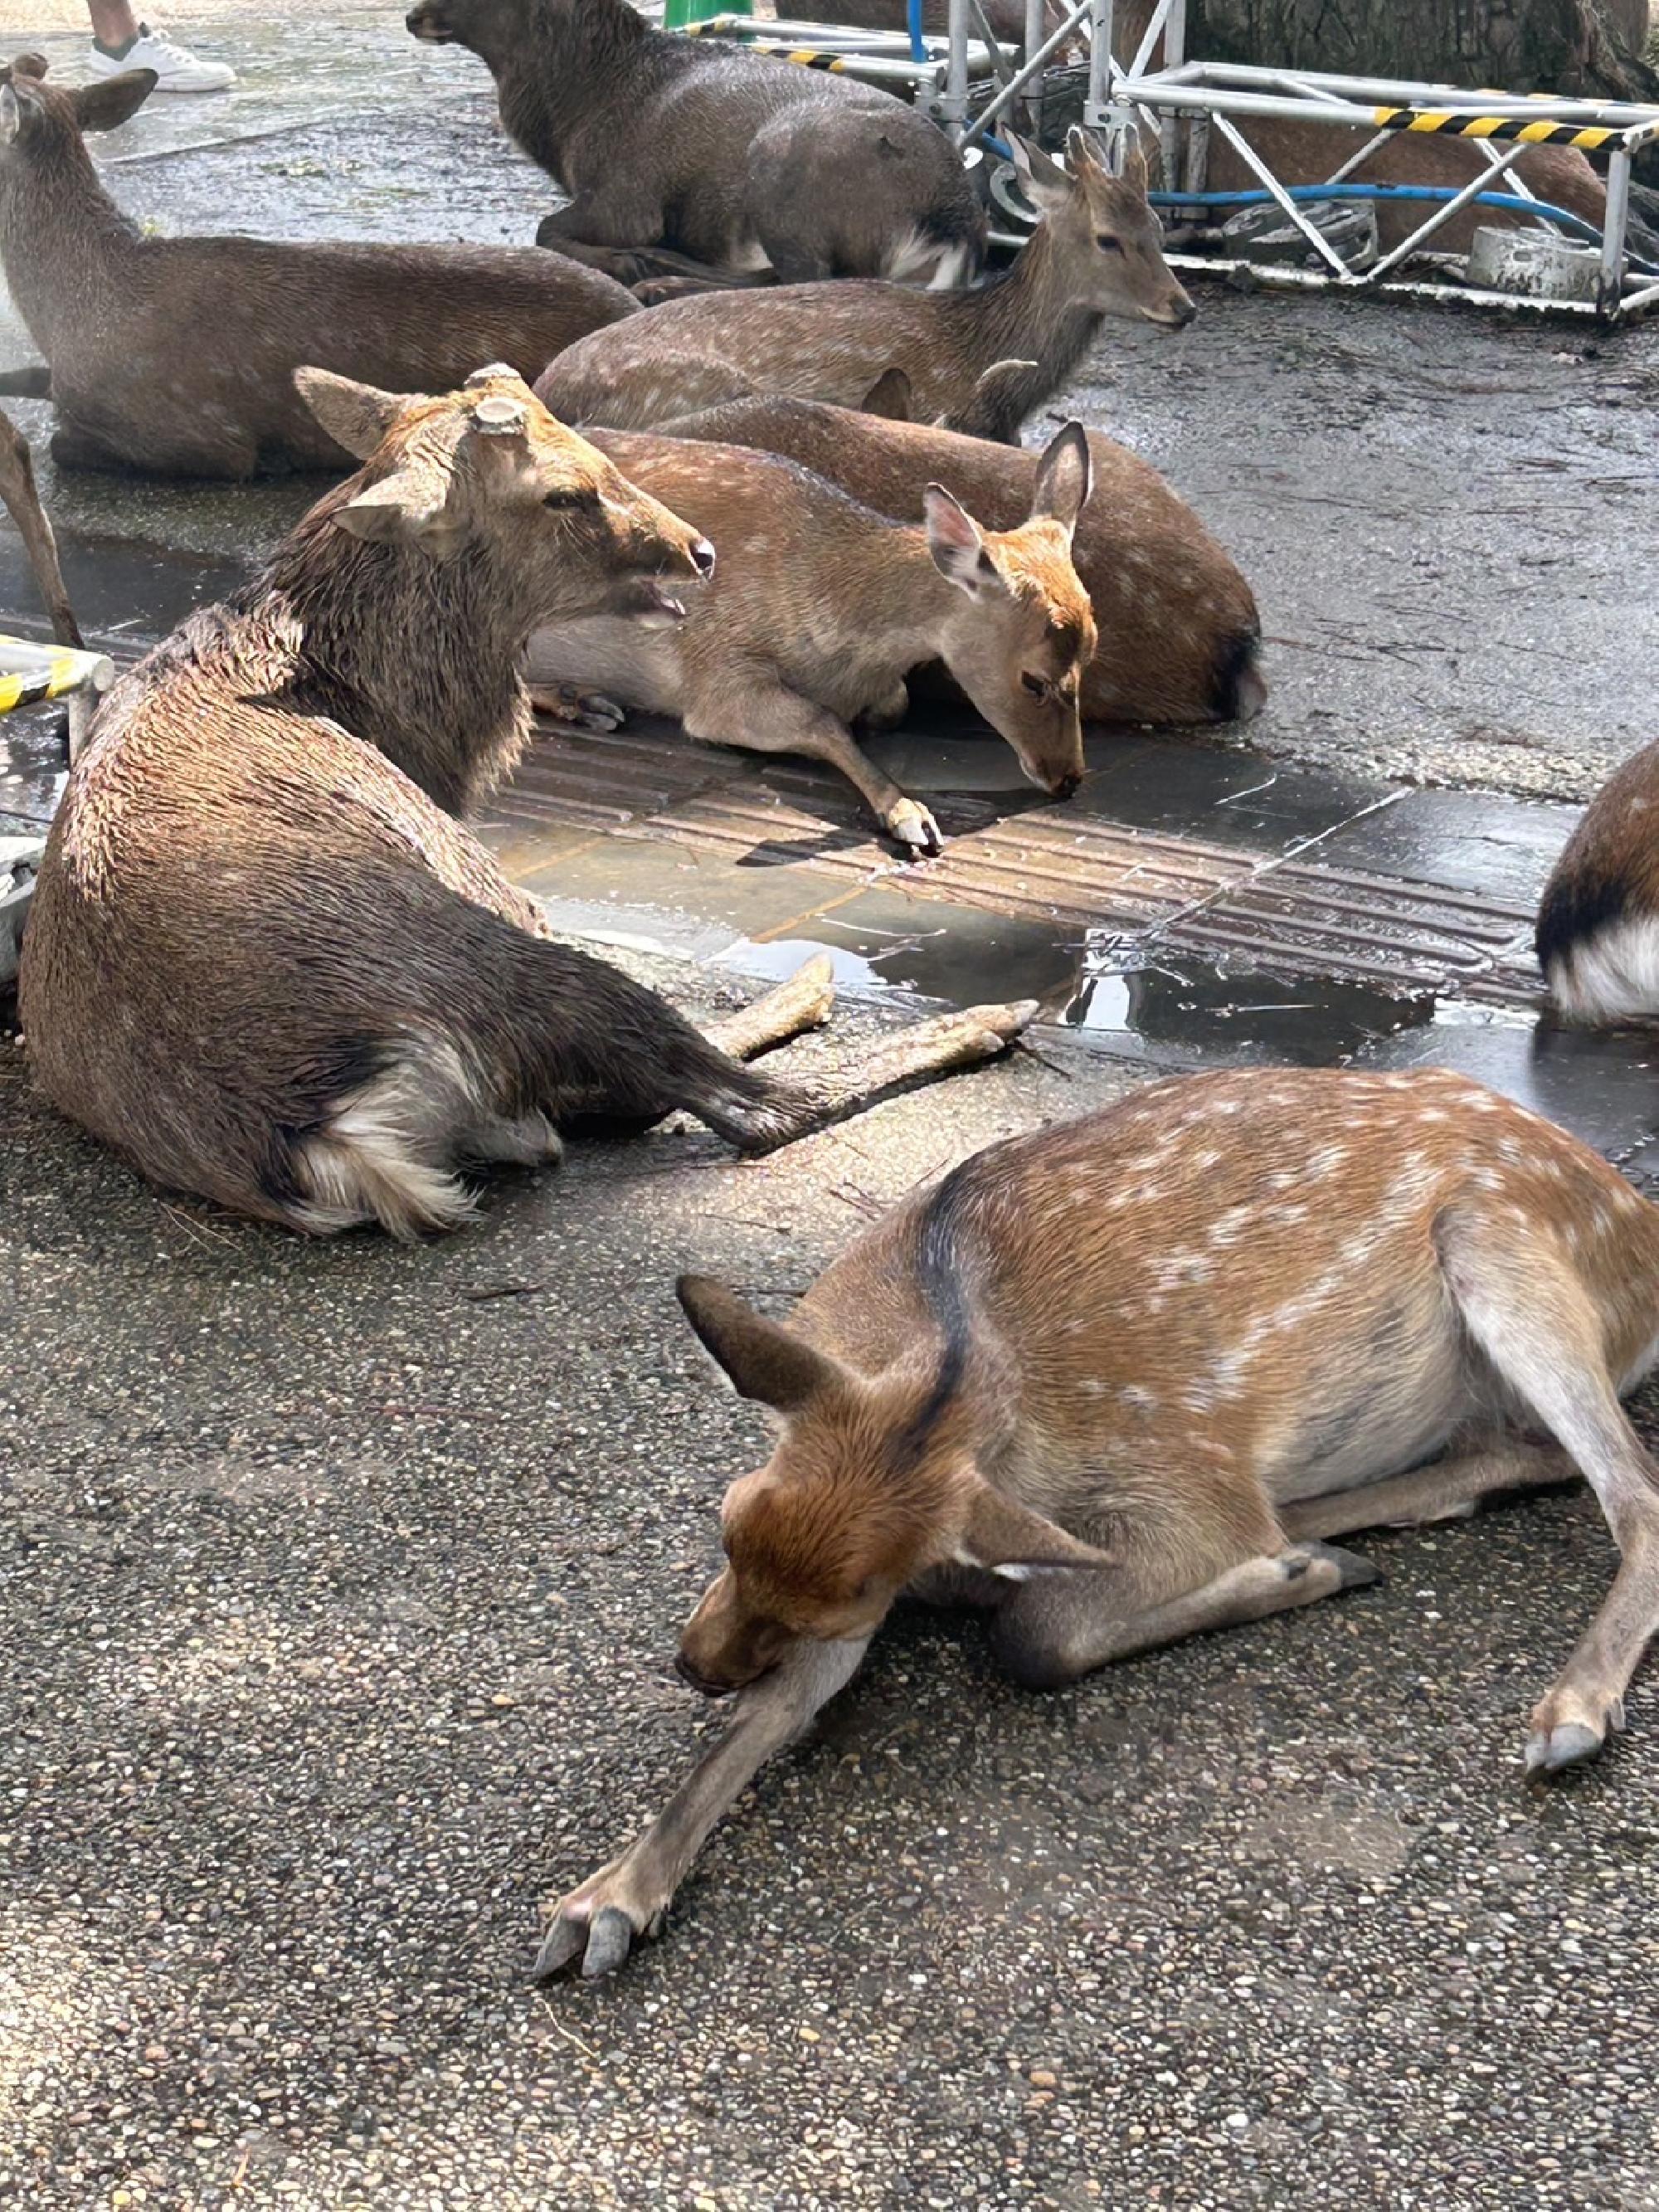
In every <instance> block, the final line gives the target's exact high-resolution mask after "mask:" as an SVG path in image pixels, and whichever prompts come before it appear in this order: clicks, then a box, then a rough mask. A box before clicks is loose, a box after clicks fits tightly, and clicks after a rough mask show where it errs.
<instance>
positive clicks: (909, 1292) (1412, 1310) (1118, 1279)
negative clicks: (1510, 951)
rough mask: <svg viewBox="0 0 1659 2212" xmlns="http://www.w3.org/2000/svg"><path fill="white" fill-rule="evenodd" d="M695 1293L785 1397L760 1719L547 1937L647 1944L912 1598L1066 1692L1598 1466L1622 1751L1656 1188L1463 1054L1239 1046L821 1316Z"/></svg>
mask: <svg viewBox="0 0 1659 2212" xmlns="http://www.w3.org/2000/svg"><path fill="white" fill-rule="evenodd" d="M679 1296H680V1302H681V1304H682V1305H683V1306H684V1310H685V1313H686V1316H687V1318H688V1319H689V1321H690V1323H691V1326H692V1328H694V1329H695V1330H696V1333H697V1335H698V1336H699V1338H700V1339H701V1340H702V1343H703V1345H704V1346H705V1347H706V1348H707V1349H708V1352H710V1353H711V1354H712V1355H713V1357H714V1359H715V1360H716V1361H717V1362H718V1363H719V1364H720V1367H721V1368H722V1369H724V1370H725V1372H726V1376H727V1377H728V1378H729V1379H730V1381H731V1382H732V1384H733V1385H734V1386H735V1388H736V1389H738V1392H739V1393H740V1394H741V1395H743V1396H744V1397H745V1398H749V1399H751V1400H753V1401H755V1402H756V1403H757V1405H759V1406H761V1407H763V1408H765V1410H766V1411H767V1413H769V1416H770V1417H771V1419H772V1421H773V1423H774V1425H775V1431H776V1435H775V1442H774V1444H773V1447H772V1450H771V1455H770V1456H769V1458H768V1460H767V1461H766V1462H765V1464H764V1465H763V1466H762V1467H759V1468H757V1469H756V1470H755V1471H754V1472H753V1473H750V1474H743V1475H740V1476H739V1477H738V1480H736V1481H735V1482H733V1483H732V1486H731V1487H730V1489H729V1490H728V1491H727V1492H726V1498H725V1503H724V1504H723V1505H722V1507H721V1510H720V1522H721V1543H722V1547H723V1548H724V1551H725V1553H726V1563H725V1565H723V1566H722V1568H721V1570H720V1573H719V1574H718V1575H717V1576H716V1577H715V1578H714V1581H713V1582H712V1583H710V1584H709V1586H708V1589H707V1590H706V1591H705V1593H704V1595H703V1597H702V1601H701V1603H700V1604H699V1605H698V1606H697V1607H696V1611H695V1612H694V1613H692V1615H691V1618H690V1620H689V1621H688V1622H687V1623H686V1626H685V1627H684V1631H683V1632H682V1634H681V1638H680V1645H679V1656H678V1662H677V1663H678V1668H679V1671H680V1673H681V1674H682V1675H684V1678H685V1680H687V1681H688V1682H690V1684H691V1685H692V1686H693V1687H695V1688H696V1689H699V1690H702V1691H703V1692H707V1693H708V1694H709V1695H711V1696H717V1695H720V1694H722V1693H725V1692H736V1693H737V1705H736V1709H735V1713H734V1717H733V1720H732V1727H731V1730H730V1732H729V1733H728V1734H727V1735H726V1736H725V1737H724V1738H723V1739H722V1740H721V1741H720V1742H719V1743H718V1744H717V1745H716V1746H715V1747H714V1749H713V1750H712V1751H711V1752H710V1753H708V1756H707V1757H706V1758H705V1759H703V1760H702V1763H701V1765H698V1766H697V1767H696V1770H695V1771H694V1772H693V1773H692V1774H691V1775H690V1778H688V1780H687V1781H686V1782H685V1783H684V1784H683V1785H682V1786H681V1788H680V1789H679V1790H678V1791H677V1793H676V1794H675V1796H673V1797H672V1798H671V1800H670V1802H669V1803H668V1805H667V1807H666V1808H665V1811H664V1812H663V1813H662V1814H660V1816H659V1818H658V1819H657V1820H655V1821H653V1823H652V1825H651V1826H650V1827H648V1828H647V1831H646V1832H645V1833H644V1835H643V1836H641V1838H640V1840H639V1841H638V1842H637V1843H635V1844H634V1845H633V1846H632V1847H631V1848H630V1849H629V1850H626V1851H624V1852H623V1855H622V1856H621V1857H619V1858H617V1859H613V1860H612V1861H611V1863H610V1865H609V1866H607V1867H605V1868H604V1869H602V1870H601V1871H600V1872H599V1874H597V1875H593V1876H592V1879H591V1880H590V1881H586V1882H584V1883H583V1884H582V1885H581V1887H580V1888H578V1889H575V1890H573V1891H572V1892H571V1893H570V1894H569V1895H568V1896H567V1897H565V1898H564V1899H562V1900H561V1901H560V1902H559V1904H558V1905H556V1907H555V1908H554V1911H553V1914H552V1925H551V1928H550V1931H549V1933H548V1936H547V1940H546V1942H545V1944H544V1948H543V1950H542V1953H541V1955H540V1959H539V1960H538V1971H539V1972H544V1973H550V1972H555V1971H556V1969H558V1968H559V1967H561V1966H563V1965H565V1964H566V1963H567V1962H568V1961H569V1960H574V1959H576V1958H578V1957H580V1959H581V1960H582V1962H583V1971H584V1972H586V1973H589V1974H594V1973H604V1972H608V1971H610V1970H611V1969H612V1968H614V1967H616V1966H619V1965H620V1964H621V1963H622V1961H623V1959H624V1958H625V1957H626V1956H627V1954H628V1952H629V1948H630V1946H631V1945H632V1944H633V1942H635V1939H636V1938H637V1937H639V1936H645V1935H648V1934H652V1933H654V1932H655V1931H656V1929H658V1928H659V1926H660V1924H661V1923H662V1920H663V1917H664V1915H665V1912H666V1911H667V1909H668V1906H669V1905H670V1903H671V1899H672V1898H673V1896H674V1893H675V1891H676V1890H677V1888H678V1886H679V1884H680V1881H681V1880H682V1879H683V1877H684V1875H685V1873H686V1870H687V1869H688V1868H689V1867H690V1863H691V1862H692V1860H693V1858H694V1857H696V1853H697V1851H698V1850H699V1849H700V1848H701V1846H702V1842H703V1840H704V1838H706V1837H707V1836H708V1832H709V1831H710V1829H711V1828H712V1827H713V1826H714V1823H715V1822H716V1821H717V1820H719V1819H720V1815H721V1814H722V1813H723V1812H725V1811H726V1808H727V1807H728V1806H730V1805H731V1804H732V1802H733V1800H734V1799H735V1798H736V1797H737V1796H738V1794H739V1792H740V1791H741V1790H743V1789H744V1786H745V1785H746V1784H748V1782H749V1781H750V1778H751V1777H752V1776H753V1775H754V1774H755V1772H756V1771H757V1769H758V1768H759V1767H760V1766H761V1765H762V1764H763V1762H764V1761H765V1760H766V1759H769V1758H770V1757H771V1755H772V1754H773V1753H775V1751H777V1750H779V1749H780V1748H781V1747H782V1746H783V1745H784V1744H786V1743H787V1742H788V1741H790V1740H791V1739H792V1738H793V1736H795V1735H798V1734H799V1732H800V1730H801V1729H803V1728H804V1727H805V1725H806V1724H807V1723H808V1722H809V1721H810V1720H811V1717H812V1715H813V1714H814V1713H815V1712H817V1710H818V1708H819V1707H820V1706H821V1705H823V1704H824V1703H825V1702H826V1700H828V1699H829V1698H831V1697H833V1696H834V1695H835V1694H836V1692H837V1691H838V1690H839V1689H841V1688H842V1686H843V1685H844V1684H845V1683H847V1682H848V1680H850V1679H851V1677H852V1676H853V1674H854V1673H855V1672H856V1671H857V1668H858V1666H859V1663H860V1660H861V1659H862V1658H863V1656H864V1654H865V1651H866V1649H867V1648H868V1646H869V1644H870V1641H871V1638H872V1637H873V1636H874V1635H875V1633H876V1632H877V1630H878V1628H879V1627H880V1626H881V1623H882V1621H883V1620H884V1618H885V1616H886V1614H887V1613H888V1611H889V1609H890V1607H891V1606H892V1605H893V1603H894V1601H895V1600H896V1599H897V1598H898V1597H899V1596H900V1595H902V1594H907V1593H908V1594H909V1595H913V1596H917V1597H922V1598H926V1599H928V1600H930V1601H938V1602H963V1603H967V1604H969V1605H973V1606H977V1607H981V1608H983V1609H984V1610H985V1612H986V1613H987V1618H988V1621H989V1626H990V1633H991V1638H992V1641H993V1644H994V1648H995V1650H996V1652H997V1654H998V1656H1000V1659H1001V1661H1002V1663H1003V1664H1004V1666H1005V1667H1006V1668H1007V1670H1008V1671H1009V1672H1010V1673H1011V1674H1012V1675H1013V1677H1014V1679H1015V1680H1017V1681H1019V1682H1021V1683H1023V1684H1025V1685H1026V1686H1030V1687H1031V1688H1034V1689H1042V1688H1048V1687H1051V1686H1058V1685H1060V1684H1063V1683H1068V1682H1074V1681H1076V1680H1078V1679H1079V1677H1080V1676H1082V1675H1084V1674H1088V1673H1090V1672H1091V1670H1092V1669H1093V1668H1097V1667H1102V1666H1104V1665H1106V1664H1107V1663H1108V1662H1110V1661H1113V1660H1116V1659H1122V1658H1127V1657H1128V1656H1130V1655H1131V1654H1133V1653H1135V1652H1140V1651H1149V1650H1156V1649H1157V1648H1158V1647H1159V1646H1160V1645H1164V1644H1172V1643H1174V1642H1176V1641H1177V1640H1178V1639H1179V1638H1183V1637H1187V1636H1191V1635H1194V1634H1196V1633H1198V1632H1200V1631H1203V1630H1207V1629H1215V1628H1224V1627H1228V1626H1233V1625H1234V1624H1236V1623H1239V1622H1243V1621H1252V1620H1261V1619H1262V1618H1263V1617H1264V1616H1266V1615H1267V1614H1270V1613H1280V1612H1284V1611H1285V1610H1286V1609H1288V1608H1289V1607H1295V1606H1302V1605H1307V1604H1310V1603H1311V1602H1312V1601H1314V1600H1315V1599H1316V1598H1322V1597H1325V1596H1328V1595H1331V1594H1332V1593H1334V1592H1335V1591H1337V1590H1342V1589H1352V1588H1354V1587H1356V1586H1357V1585H1358V1584H1360V1583H1369V1582H1371V1581H1373V1580H1374V1579H1375V1570H1374V1569H1373V1568H1372V1567H1371V1566H1370V1565H1369V1564H1368V1563H1367V1562H1366V1561H1365V1560H1364V1559H1361V1558H1359V1557H1358V1556H1357V1555H1355V1554H1354V1553H1351V1552H1347V1551H1344V1550H1340V1549H1338V1548H1336V1547H1335V1546H1334V1544H1333V1543H1332V1541H1331V1540H1332V1539H1333V1538H1336V1537H1340V1536H1346V1535H1347V1534H1349V1533H1350V1532H1351V1531H1352V1530H1354V1529H1358V1528H1379V1527H1395V1526H1400V1525H1409V1524H1411V1523H1413V1522H1420V1521H1434V1520H1442V1519H1449V1518H1456V1517H1462V1516H1466V1515H1468V1514H1470V1513H1472V1512H1474V1510H1475V1509H1476V1507H1477V1506H1478V1505H1479V1504H1480V1502H1481V1500H1482V1499H1484V1498H1488V1497H1491V1496H1492V1495H1493V1494H1495V1493H1497V1492H1503V1491H1508V1490H1517V1489H1531V1488H1535V1487H1538V1486H1542V1485H1545V1484H1549V1483H1556V1482H1561V1481H1565V1480H1571V1479H1572V1477H1573V1475H1574V1474H1575V1473H1577V1474H1583V1475H1585V1476H1587V1477H1588V1478H1589V1482H1590V1484H1591V1485H1592V1486H1593V1488H1594V1489H1595V1494H1596V1497H1597V1498H1598V1499H1599V1501H1600V1503H1601V1508H1602V1510H1603V1512H1604V1513H1605V1514H1606V1516H1607V1522H1608V1526H1609V1527H1610V1528H1611V1529H1612V1531H1613V1536H1614V1538H1615V1539H1616V1541H1617V1542H1618V1544H1619V1547H1620V1552H1621V1553H1622V1554H1623V1557H1622V1560H1621V1564H1620V1567H1619V1571H1618V1573H1617V1576H1616V1577H1615V1578H1614V1581H1613V1589H1612V1592H1611V1594H1610V1595H1609V1596H1608V1597H1607V1601H1606V1602H1605V1604H1604V1605H1603V1606H1602V1607H1601V1611H1600V1612H1599V1613H1597V1614H1596V1616H1595V1619H1594V1620H1593V1621H1592V1622H1591V1623H1590V1625H1589V1628H1588V1629H1587V1630H1586V1632H1585V1633H1584V1636H1583V1639H1582V1640H1581V1642H1580V1643H1579V1644H1578V1646H1577V1650H1575V1651H1574V1652H1573V1653H1572V1655H1571V1657H1570V1658H1569V1660H1568V1661H1567V1663H1566V1666H1565V1669H1564V1670H1563V1672H1562V1674H1560V1676H1559V1679H1558V1680H1557V1681H1556V1682H1555V1683H1554V1685H1553V1687H1552V1688H1551V1689H1550V1690H1549V1691H1548V1692H1547V1693H1546V1695H1545V1696H1544V1698H1543V1699H1542V1700H1541V1702H1540V1703H1539V1705H1537V1706H1536V1707H1535V1708H1534V1711H1533V1714H1532V1720H1531V1727H1530V1732H1529V1735H1528V1741H1527V1746H1526V1765H1527V1766H1528V1770H1530V1771H1536V1772H1540V1773H1547V1772H1553V1771H1554V1770H1556V1769H1557V1768H1560V1767H1565V1766H1570V1765H1574V1764H1576V1763H1577V1761H1579V1760H1581V1759H1589V1758H1592V1757H1593V1756H1594V1755H1595V1753H1596V1752H1598V1751H1599V1750H1600V1749H1601V1745H1602V1742H1603V1741H1604V1739H1605V1738H1606V1736H1607V1732H1608V1731H1609V1729H1619V1728H1622V1727H1623V1725H1624V1696H1625V1691H1626V1686H1627V1684H1628V1683H1629V1681H1630V1679H1631V1675H1632V1673H1633V1671H1634V1669H1635V1668H1636V1665H1637V1663H1638V1661H1639V1659H1640V1658H1641V1656H1642V1653H1643V1650H1644V1647H1645V1645H1646V1644H1647V1642H1648V1639H1649V1638H1650V1636H1651V1635H1652V1633H1653V1632H1654V1629H1655V1626H1656V1625H1659V1468H1656V1467H1655V1465H1654V1462H1653V1461H1652V1460H1651V1459H1650V1456H1649V1455H1648V1453H1647V1452H1646V1451H1645V1450H1644V1448H1643V1446H1642V1444H1641V1443H1640V1442H1639V1440H1638V1437H1637V1435H1636V1433H1635V1431H1634V1430H1633V1429H1632V1426H1631V1424H1630V1422H1629V1420H1628V1419H1627V1418H1626V1414H1625V1413H1624V1410H1623V1408H1622V1407H1621V1406H1620V1396H1621V1395H1622V1394H1624V1393H1625V1392H1626V1391H1629V1390H1630V1389H1633V1388H1634V1387H1635V1385H1636V1383H1638V1381H1639V1380H1640V1378H1641V1377H1642V1376H1644V1374H1645V1373H1646V1372H1647V1370H1648V1369H1649V1367H1650V1365H1651V1364H1652V1362H1653V1359H1654V1356H1655V1349H1656V1344H1659V1210H1656V1209H1655V1207H1654V1206H1651V1205H1650V1203H1649V1202H1648V1201H1647V1200H1644V1199H1643V1198H1641V1197H1639V1196H1638V1194H1637V1193H1636V1192H1635V1191H1634V1190H1632V1188H1630V1186H1629V1185H1628V1184H1627V1183H1626V1182H1624V1180H1623V1179H1622V1177H1620V1176H1619V1175H1618V1174H1617V1173H1616V1172H1615V1170H1613V1168H1611V1167H1609V1166H1608V1165H1607V1163H1606V1162H1605V1161H1604V1160H1602V1159H1601V1158H1600V1157H1599V1156H1598V1155H1597V1154H1595V1153H1594V1152H1590V1151H1589V1150H1588V1149H1587V1148H1586V1147H1585V1146H1583V1145H1581V1144H1580V1143H1578V1142H1577V1139H1575V1138H1572V1137H1570V1136H1568V1135H1566V1134H1565V1133H1564V1132H1563V1131H1562V1130H1559V1129H1558V1128H1555V1127H1553V1126H1552V1125H1551V1124H1550V1123H1549V1122H1547V1121H1541V1120H1539V1119H1538V1118H1537V1117H1536V1116H1535V1115H1531V1114H1528V1113H1526V1112H1524V1111H1523V1110H1522V1109H1521V1108H1519V1107H1517V1106H1514V1105H1511V1104H1510V1103H1509V1102H1508V1101H1506V1100H1504V1099H1503V1098H1500V1097H1497V1096H1495V1095H1494V1094H1493V1093H1492V1092H1491V1091H1487V1090H1486V1089H1484V1088H1483V1087H1482V1086H1481V1085H1478V1084H1475V1083H1472V1082H1470V1081H1468V1079H1466V1078H1464V1077H1462V1076H1460V1075H1455V1074H1452V1073H1448V1072H1445V1071H1443V1070H1439V1069H1431V1070H1425V1071H1422V1072H1420V1073H1413V1074H1391V1075H1370V1074H1353V1073H1336V1072H1334V1071H1318V1072H1309V1071H1304V1070H1299V1069H1296V1070H1292V1069H1289V1068H1285V1069H1280V1070H1278V1071H1273V1072H1257V1071H1251V1072H1249V1073H1224V1074H1212V1075H1200V1076H1194V1077H1189V1078H1185V1079H1175V1080H1171V1081H1164V1082H1161V1083H1155V1084H1152V1085H1147V1086H1146V1088H1144V1089H1141V1090H1139V1091H1134V1092H1133V1093H1132V1095H1131V1096H1130V1097H1128V1098H1127V1099H1126V1100H1124V1101H1123V1102H1122V1103H1119V1104H1117V1105H1115V1106H1112V1107H1109V1108H1108V1109H1106V1110H1105V1111H1104V1112H1102V1113H1097V1114H1093V1115H1088V1116H1087V1117H1085V1119H1083V1120H1081V1121H1073V1122H1071V1123H1068V1124H1063V1125H1061V1126H1060V1127H1051V1128H1045V1129H1040V1130H1037V1131H1035V1132H1033V1133H1031V1134H1030V1135H1027V1136H1022V1137H1016V1138H1013V1139H1010V1140H1009V1141H1007V1142H1006V1143H1003V1144H1000V1145H994V1146H991V1147H990V1149H989V1150H988V1151H986V1152H978V1153H976V1154H975V1155H974V1156H973V1157H972V1158H969V1159H968V1160H966V1161H964V1162H963V1164H962V1165H961V1166H960V1167H958V1168H957V1169H956V1170H954V1171H953V1172H951V1174H949V1175H947V1176H945V1179H944V1180H943V1182H939V1183H938V1184H936V1185H934V1186H933V1188H930V1189H924V1190H921V1191H920V1192H918V1193H916V1194H914V1195H913V1196H912V1197H910V1198H909V1199H908V1200H905V1201H904V1202H903V1203H902V1205H900V1206H898V1207H897V1208H896V1211H894V1212H891V1213H890V1214H889V1215H888V1216H887V1217H886V1218H885V1219H884V1220H883V1221H881V1222H879V1223H878V1225H876V1226H875V1227H874V1228H873V1229H872V1230H871V1231H869V1232H868V1233H867V1234H866V1236H864V1237H861V1238H860V1240H859V1242H858V1243H855V1244H854V1245H853V1247H852V1248H851V1249H850V1250H848V1252H846V1253H845V1254H844V1255H842V1258H840V1259H839V1260H837V1261H836V1262H835V1264H834V1265H833V1266H832V1267H829V1270H828V1271H827V1272H826V1273H824V1274H823V1275H822V1276H820V1278H819V1279H818V1280H817V1283H815V1284H814V1285H812V1287H811V1289H810V1290H809V1291H807V1293H806V1295H805V1297H803V1298H802V1299H801V1301H800V1302H799V1304H798V1305H797V1306H796V1308H795V1310H794V1312H793V1314H792V1316H790V1318H789V1320H788V1321H787V1322H785V1323H779V1322H774V1321H770V1320H768V1319H766V1318H764V1317H763V1316H762V1315H760V1314H758V1313H757V1312H756V1311H755V1310H754V1309H753V1308H752V1307H750V1305H748V1304H745V1303H744V1300H743V1299H742V1298H741V1297H738V1295H737V1293H736V1292H735V1291H730V1290H727V1289H726V1288H724V1287H723V1286H722V1285H720V1284H719V1283H716V1282H713V1281H710V1280H708V1279H706V1278H702V1277H696V1276H688V1277H684V1278H682V1279H681V1281H680V1284H679Z"/></svg>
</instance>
